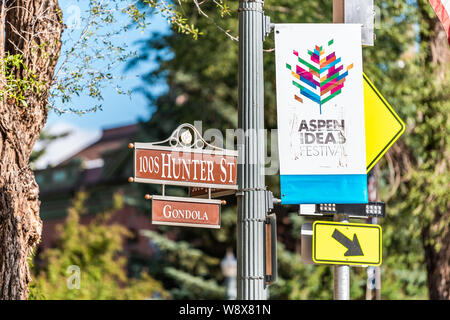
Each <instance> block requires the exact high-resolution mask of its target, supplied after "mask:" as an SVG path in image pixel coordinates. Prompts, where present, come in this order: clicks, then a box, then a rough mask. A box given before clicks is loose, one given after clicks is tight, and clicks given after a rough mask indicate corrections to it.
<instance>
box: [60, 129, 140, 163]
mask: <svg viewBox="0 0 450 320" xmlns="http://www.w3.org/2000/svg"><path fill="white" fill-rule="evenodd" d="M137 132H138V124H132V125H127V126H122V127H115V128H110V129H103V132H102V136H101V138H100V139H99V140H98V141H96V142H94V143H93V144H91V145H90V146H88V147H86V148H84V149H83V150H81V151H79V152H78V153H76V154H74V155H73V156H71V157H70V158H68V159H66V160H65V161H63V162H62V163H60V165H65V164H67V163H69V162H70V161H71V160H73V159H81V160H84V161H90V160H96V159H101V158H102V154H103V153H104V152H106V151H112V150H116V149H118V148H120V147H121V146H123V145H124V144H125V143H128V142H130V141H131V139H133V138H134V137H135V135H136V134H137Z"/></svg>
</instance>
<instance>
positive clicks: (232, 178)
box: [130, 124, 238, 189]
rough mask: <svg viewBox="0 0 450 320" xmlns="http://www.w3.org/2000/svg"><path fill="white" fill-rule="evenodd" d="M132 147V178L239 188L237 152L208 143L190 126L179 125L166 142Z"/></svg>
mask: <svg viewBox="0 0 450 320" xmlns="http://www.w3.org/2000/svg"><path fill="white" fill-rule="evenodd" d="M191 131H192V132H193V133H194V136H193V135H192V134H191ZM165 143H168V144H169V146H165V145H163V144H165ZM130 147H133V148H134V177H132V178H130V181H133V182H140V183H154V184H162V185H175V186H187V187H202V188H220V189H237V182H236V179H237V156H238V153H237V151H234V150H225V149H221V148H218V147H215V146H212V145H210V144H208V143H207V142H206V141H205V140H203V138H202V137H201V135H200V133H198V131H197V130H196V129H195V127H193V126H191V125H188V124H185V125H182V126H180V127H178V128H177V129H176V130H175V131H174V133H173V134H172V136H171V137H170V138H168V139H167V140H165V141H161V142H154V143H140V142H136V143H134V144H132V145H130Z"/></svg>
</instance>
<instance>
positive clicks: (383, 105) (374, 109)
mask: <svg viewBox="0 0 450 320" xmlns="http://www.w3.org/2000/svg"><path fill="white" fill-rule="evenodd" d="M363 76H364V111H365V121H366V159H367V160H366V164H367V172H369V171H370V169H372V168H373V166H374V165H375V164H376V163H377V162H378V160H380V159H381V157H382V156H383V155H384V154H385V153H386V151H388V150H389V148H390V147H391V146H392V145H393V144H394V142H395V141H396V140H397V139H398V138H399V137H400V136H401V135H402V134H403V132H405V124H404V123H403V121H402V120H401V119H400V117H399V116H398V115H397V114H396V113H395V111H394V109H392V107H391V106H390V105H389V103H388V102H387V101H386V99H385V98H384V97H383V96H382V95H381V93H380V92H379V91H378V90H377V88H375V86H374V85H373V83H372V82H371V81H370V80H369V78H367V76H366V75H365V74H363Z"/></svg>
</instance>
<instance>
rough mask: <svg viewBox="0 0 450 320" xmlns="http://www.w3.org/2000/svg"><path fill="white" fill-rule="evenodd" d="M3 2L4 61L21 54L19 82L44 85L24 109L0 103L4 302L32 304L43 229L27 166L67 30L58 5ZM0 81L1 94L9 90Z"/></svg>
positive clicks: (0, 291) (30, 93) (35, 0)
mask: <svg viewBox="0 0 450 320" xmlns="http://www.w3.org/2000/svg"><path fill="white" fill-rule="evenodd" d="M0 2H1V12H0V13H1V14H0V17H1V21H0V58H4V57H6V55H7V54H9V55H14V54H21V55H22V59H23V65H24V66H26V68H27V69H28V70H29V71H27V70H26V69H25V68H23V67H18V68H17V67H16V68H14V69H13V73H14V75H15V78H16V79H27V77H29V76H30V74H34V75H35V76H36V80H37V81H38V83H40V84H41V86H40V89H41V90H40V91H34V90H27V91H26V92H24V96H25V102H26V103H25V104H21V103H20V102H19V101H16V100H14V99H9V98H8V97H4V98H3V99H2V100H1V101H0V299H27V298H28V283H29V282H30V280H31V278H30V271H29V267H28V258H29V256H30V254H31V253H32V252H33V249H34V248H35V246H36V244H37V243H38V241H39V240H40V236H41V230H42V222H41V219H40V217H39V205H40V201H39V199H38V194H39V187H38V185H37V183H36V181H35V179H34V174H33V172H32V170H31V169H30V167H29V164H28V162H29V158H30V155H31V152H32V150H33V147H34V144H35V143H36V141H37V139H38V137H39V134H40V132H41V130H42V128H43V127H44V125H45V122H46V120H47V101H48V95H49V89H50V86H51V84H52V80H53V73H54V69H55V66H56V63H57V60H58V57H59V54H60V49H61V41H60V40H61V34H62V31H63V28H64V26H63V23H62V13H61V10H60V8H59V5H58V1H57V0H2V1H0ZM1 63H2V70H5V64H4V60H1ZM1 77H2V79H0V80H1V81H0V83H1V85H0V90H5V86H6V85H7V82H5V78H4V75H3V74H2V75H1Z"/></svg>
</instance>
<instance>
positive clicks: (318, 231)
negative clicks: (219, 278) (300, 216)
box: [312, 221, 382, 266]
mask: <svg viewBox="0 0 450 320" xmlns="http://www.w3.org/2000/svg"><path fill="white" fill-rule="evenodd" d="M381 233H382V232H381V227H380V226H379V225H373V224H362V223H342V222H329V221H316V222H314V224H313V236H312V242H313V248H312V258H313V261H314V262H315V263H318V264H341V265H358V266H360V265H374V266H378V265H380V264H381V260H382V257H381Z"/></svg>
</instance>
